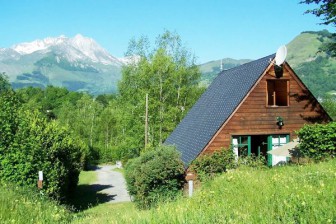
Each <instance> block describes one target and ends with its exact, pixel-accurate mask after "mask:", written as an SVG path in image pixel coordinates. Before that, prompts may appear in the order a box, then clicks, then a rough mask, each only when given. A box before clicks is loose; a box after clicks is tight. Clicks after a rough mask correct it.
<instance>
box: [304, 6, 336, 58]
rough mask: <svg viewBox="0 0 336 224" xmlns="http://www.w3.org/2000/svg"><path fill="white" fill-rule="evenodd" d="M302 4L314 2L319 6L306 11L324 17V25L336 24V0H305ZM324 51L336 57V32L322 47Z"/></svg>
mask: <svg viewBox="0 0 336 224" xmlns="http://www.w3.org/2000/svg"><path fill="white" fill-rule="evenodd" d="M300 3H301V4H308V5H310V4H314V5H316V6H317V8H314V9H309V10H307V11H306V13H311V14H313V15H315V16H317V17H321V18H322V21H323V22H322V23H321V24H324V25H332V26H335V25H336V2H335V1H334V0H304V1H301V2H300ZM321 50H322V51H325V52H326V53H328V54H330V55H331V56H332V57H336V34H333V35H332V36H331V40H330V42H327V43H324V44H323V46H322V47H321Z"/></svg>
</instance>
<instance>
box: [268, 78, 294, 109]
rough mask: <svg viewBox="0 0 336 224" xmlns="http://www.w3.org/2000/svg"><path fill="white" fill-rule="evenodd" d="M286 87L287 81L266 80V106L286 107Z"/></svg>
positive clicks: (287, 100) (287, 99) (287, 96)
mask: <svg viewBox="0 0 336 224" xmlns="http://www.w3.org/2000/svg"><path fill="white" fill-rule="evenodd" d="M288 87H289V81H288V80H274V79H272V80H267V106H274V107H275V106H288V105H289V94H288V90H289V88H288Z"/></svg>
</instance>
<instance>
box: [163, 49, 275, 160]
mask: <svg viewBox="0 0 336 224" xmlns="http://www.w3.org/2000/svg"><path fill="white" fill-rule="evenodd" d="M274 56H275V55H274V54H273V55H269V56H267V57H264V58H261V59H258V60H255V61H252V62H249V63H246V64H243V65H241V66H238V67H235V68H232V69H229V70H225V71H222V72H221V73H220V74H219V75H218V76H217V77H216V79H214V80H213V82H212V84H211V85H210V86H209V87H208V89H207V90H206V91H205V92H204V93H203V95H202V96H201V97H200V99H199V100H198V101H197V102H196V103H195V105H194V106H193V107H192V108H191V109H190V111H189V113H188V114H187V115H186V116H185V118H184V119H183V120H182V121H181V123H180V124H179V125H178V126H177V127H176V129H175V130H174V131H173V132H172V134H171V135H170V136H169V137H168V138H167V140H166V141H165V144H167V145H175V146H176V148H177V149H178V150H179V151H180V152H181V154H182V160H183V162H184V164H185V165H186V166H188V165H189V164H190V163H191V162H192V161H193V160H194V159H196V157H197V156H198V155H199V154H200V153H201V152H202V150H203V149H204V147H205V146H206V145H207V144H208V142H209V141H210V140H211V138H212V137H213V136H214V135H215V134H216V132H217V131H218V129H219V128H220V127H221V126H222V125H223V123H224V122H225V121H226V120H227V119H228V118H229V116H230V115H231V114H232V113H233V111H234V110H235V109H236V107H237V106H238V105H239V104H240V102H241V101H242V100H243V99H244V97H245V96H246V94H247V93H248V92H249V91H250V89H251V88H252V87H253V85H254V84H255V83H256V81H257V80H258V79H259V77H260V76H261V75H262V74H263V72H264V71H265V69H266V68H267V66H268V65H269V62H270V59H273V58H274Z"/></svg>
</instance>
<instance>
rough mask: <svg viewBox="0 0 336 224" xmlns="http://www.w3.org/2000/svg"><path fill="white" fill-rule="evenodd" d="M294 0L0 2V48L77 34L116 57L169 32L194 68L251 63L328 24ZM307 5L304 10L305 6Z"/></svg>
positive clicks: (5, 0)
mask: <svg viewBox="0 0 336 224" xmlns="http://www.w3.org/2000/svg"><path fill="white" fill-rule="evenodd" d="M298 2H299V0H165V1H163V0H156V1H155V0H134V1H131V0H119V1H115V0H49V1H45V0H10V1H9V0H0V8H1V19H0V27H1V30H2V32H1V36H0V48H1V47H10V46H12V45H13V44H15V43H20V42H28V41H33V40H35V39H43V38H45V37H49V36H51V37H56V36H60V35H62V34H64V35H65V36H68V37H73V36H74V35H76V34H77V33H80V34H82V35H84V36H87V37H91V38H93V39H95V40H96V41H97V42H98V43H99V44H100V45H101V46H102V47H104V48H106V49H107V50H108V51H109V52H110V53H111V54H112V55H114V56H116V57H122V56H123V55H124V53H125V52H126V50H127V46H128V42H129V40H130V39H131V38H133V37H135V38H139V37H140V36H143V35H145V36H148V37H149V38H150V40H152V41H154V40H155V37H157V36H158V35H159V34H161V33H163V32H164V30H165V29H167V30H170V31H176V32H177V33H178V34H179V35H180V36H181V38H182V41H183V42H184V43H185V44H186V45H187V47H188V48H189V49H190V50H191V51H192V52H193V53H194V54H195V55H196V56H197V58H198V60H197V61H198V63H203V62H207V61H210V60H216V59H220V58H224V57H231V58H236V59H242V58H248V59H257V58H259V57H263V56H266V55H268V54H272V53H274V52H275V51H276V50H277V48H278V47H279V46H280V45H283V44H287V43H288V42H290V41H291V40H292V39H293V38H294V37H295V36H296V35H298V34H300V33H301V32H302V31H308V30H309V31H317V30H322V29H328V30H329V31H331V32H334V30H333V29H332V28H330V27H326V26H322V25H318V23H319V22H320V19H319V18H316V17H315V16H313V15H308V14H306V15H304V11H305V10H306V9H308V8H309V6H307V5H302V4H299V3H298ZM310 8H311V7H310Z"/></svg>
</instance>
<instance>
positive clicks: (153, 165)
mask: <svg viewBox="0 0 336 224" xmlns="http://www.w3.org/2000/svg"><path fill="white" fill-rule="evenodd" d="M125 177H126V182H127V188H128V191H129V193H130V195H132V196H133V199H134V202H135V203H136V205H137V206H138V207H139V208H150V207H152V206H155V205H156V204H157V203H158V202H159V201H162V200H170V199H173V198H174V197H175V196H177V195H178V193H179V192H180V191H181V189H182V187H183V184H184V166H183V162H182V161H181V159H180V154H179V153H178V152H177V151H176V149H175V148H172V147H168V146H161V147H159V148H157V149H156V150H154V151H148V152H146V153H144V154H142V155H141V156H140V157H138V158H136V159H132V160H129V162H128V163H127V164H126V167H125Z"/></svg>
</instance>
